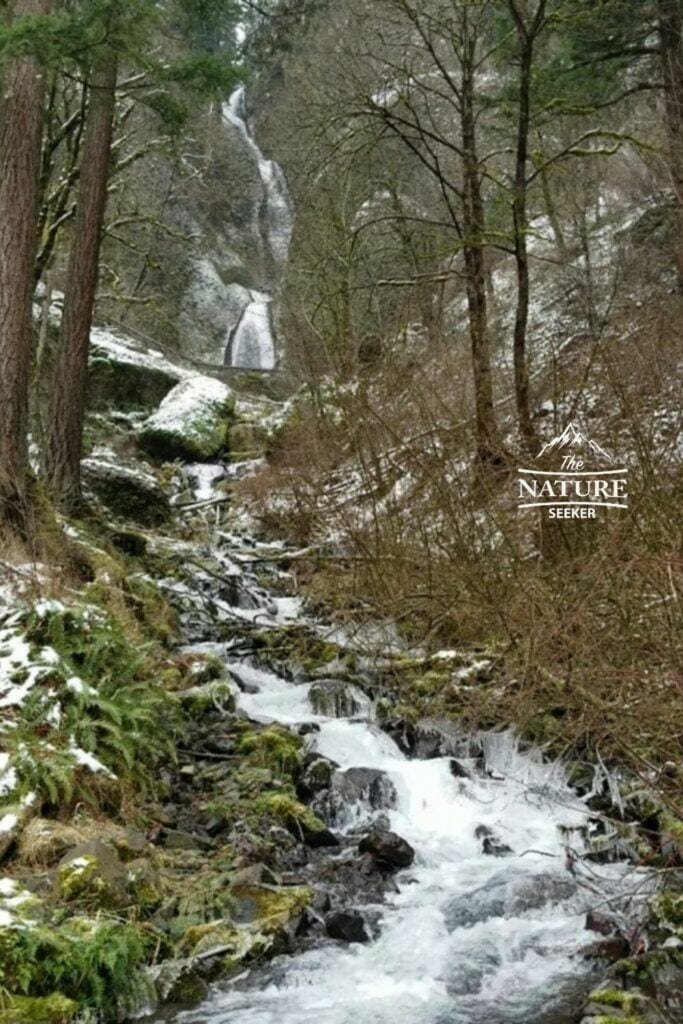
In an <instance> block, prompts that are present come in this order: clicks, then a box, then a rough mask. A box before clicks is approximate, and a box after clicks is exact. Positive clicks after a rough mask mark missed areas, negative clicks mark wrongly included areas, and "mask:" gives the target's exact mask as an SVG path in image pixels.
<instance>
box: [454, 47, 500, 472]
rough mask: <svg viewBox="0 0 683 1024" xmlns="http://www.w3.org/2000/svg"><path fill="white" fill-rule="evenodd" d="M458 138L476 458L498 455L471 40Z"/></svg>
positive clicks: (466, 50)
mask: <svg viewBox="0 0 683 1024" xmlns="http://www.w3.org/2000/svg"><path fill="white" fill-rule="evenodd" d="M463 50H464V56H463V63H462V96H461V140H462V151H463V158H462V167H463V231H464V235H465V239H464V257H465V278H466V284H467V309H468V317H469V327H470V341H471V346H472V371H473V379H474V404H475V415H476V430H477V457H478V459H479V461H480V462H482V463H496V462H498V461H499V459H500V455H501V444H500V435H499V433H498V426H497V423H496V418H495V415H494V411H493V382H492V377H491V348H490V342H489V330H488V310H487V302H486V261H485V255H484V240H483V235H484V203H483V200H482V195H481V179H480V175H479V162H478V159H477V147H476V130H475V116H474V71H473V59H474V44H473V43H471V41H469V40H468V41H466V43H465V46H464V47H463Z"/></svg>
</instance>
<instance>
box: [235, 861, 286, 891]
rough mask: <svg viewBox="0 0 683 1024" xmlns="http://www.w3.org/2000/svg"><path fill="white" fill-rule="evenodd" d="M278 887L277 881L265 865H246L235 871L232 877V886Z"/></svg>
mask: <svg viewBox="0 0 683 1024" xmlns="http://www.w3.org/2000/svg"><path fill="white" fill-rule="evenodd" d="M262 882H263V883H265V884H266V885H278V883H279V879H278V877H277V875H275V874H273V872H272V871H271V870H270V868H268V867H266V865H265V864H248V865H247V867H246V868H242V869H241V870H240V871H237V872H236V873H235V874H234V875H233V877H232V885H233V886H241V885H260V884H261V883H262Z"/></svg>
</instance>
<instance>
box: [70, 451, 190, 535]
mask: <svg viewBox="0 0 683 1024" xmlns="http://www.w3.org/2000/svg"><path fill="white" fill-rule="evenodd" d="M112 460H113V454H112V456H111V458H105V457H104V456H98V455H93V456H91V457H90V458H87V459H83V460H82V462H81V472H82V473H83V480H84V481H85V483H86V484H87V486H88V487H89V488H90V490H91V491H92V492H93V493H94V494H95V495H96V496H97V497H98V498H99V500H100V501H101V502H102V504H103V505H104V506H105V507H106V508H108V509H109V510H110V511H112V512H114V513H115V515H117V516H121V517H122V518H123V519H132V520H134V521H135V522H137V523H142V524H143V525H144V526H159V525H160V524H161V523H165V522H166V521H167V520H168V519H170V517H171V506H170V503H169V500H168V497H167V495H166V493H165V491H164V490H163V489H162V488H161V486H160V485H159V484H158V482H157V480H156V479H155V477H153V476H152V474H151V473H145V472H144V471H143V470H142V469H140V468H139V467H134V468H133V467H131V466H126V465H125V464H123V463H119V462H118V461H117V462H114V461H112Z"/></svg>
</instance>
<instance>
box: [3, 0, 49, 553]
mask: <svg viewBox="0 0 683 1024" xmlns="http://www.w3.org/2000/svg"><path fill="white" fill-rule="evenodd" d="M51 6H52V4H51V0H12V2H10V4H9V6H8V15H7V17H8V18H9V20H10V21H14V20H17V19H19V18H23V17H27V16H35V15H41V14H49V13H50V10H51ZM0 93H1V95H0V412H1V415H2V420H1V422H0V528H2V527H5V528H7V527H9V528H12V529H13V530H18V532H20V533H22V534H23V535H24V536H28V535H29V534H30V532H31V525H32V524H31V512H30V501H29V498H28V492H27V487H28V445H27V427H28V424H27V420H28V384H29V370H30V363H31V350H32V322H31V302H32V297H33V284H34V281H33V265H34V260H35V255H36V247H37V217H38V178H39V171H40V141H41V129H42V120H43V94H44V87H43V74H42V72H41V67H40V64H39V61H38V59H37V58H36V57H33V56H24V57H14V58H12V59H10V60H9V61H8V63H7V64H6V67H5V70H4V74H3V78H2V88H1V89H0Z"/></svg>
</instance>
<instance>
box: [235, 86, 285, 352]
mask: <svg viewBox="0 0 683 1024" xmlns="http://www.w3.org/2000/svg"><path fill="white" fill-rule="evenodd" d="M223 116H224V118H225V119H226V121H228V122H229V123H230V124H232V125H233V126H234V127H235V128H236V129H237V130H238V131H239V132H240V134H241V135H242V137H243V138H244V140H245V142H246V144H247V147H248V149H249V151H250V152H251V154H252V156H253V158H254V161H255V163H256V166H257V168H258V173H259V176H260V178H261V183H262V186H263V195H264V208H263V218H262V219H263V225H264V226H263V230H262V236H263V246H264V249H265V251H266V264H267V265H268V274H269V276H270V277H271V278H272V289H273V290H276V289H277V287H278V286H279V283H280V278H281V276H282V273H283V271H284V268H285V265H286V262H287V254H288V252H289V243H290V239H291V235H292V209H291V203H290V199H289V192H288V190H287V182H286V181H285V177H284V174H283V173H282V168H281V167H280V166H279V165H278V164H277V163H275V161H274V160H267V159H266V158H265V157H264V156H263V154H262V153H261V150H260V149H259V147H258V145H257V144H256V142H255V140H254V138H253V136H252V134H251V132H250V130H249V125H248V123H247V116H246V108H245V93H244V86H243V85H240V86H238V87H237V88H236V89H235V91H234V92H233V94H232V96H231V97H230V99H229V101H228V102H227V103H226V104H224V106H223ZM271 304H272V294H271V293H269V292H263V291H256V290H250V302H249V303H248V305H247V306H246V308H245V309H244V311H243V313H242V316H241V318H240V320H239V323H238V324H237V326H236V327H235V328H234V329H233V330H232V331H231V332H230V336H229V338H228V345H227V352H226V361H227V362H228V364H229V365H230V366H235V367H239V368H242V369H256V370H272V369H273V368H274V367H275V361H276V358H275V338H274V328H273V316H272V309H271Z"/></svg>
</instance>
